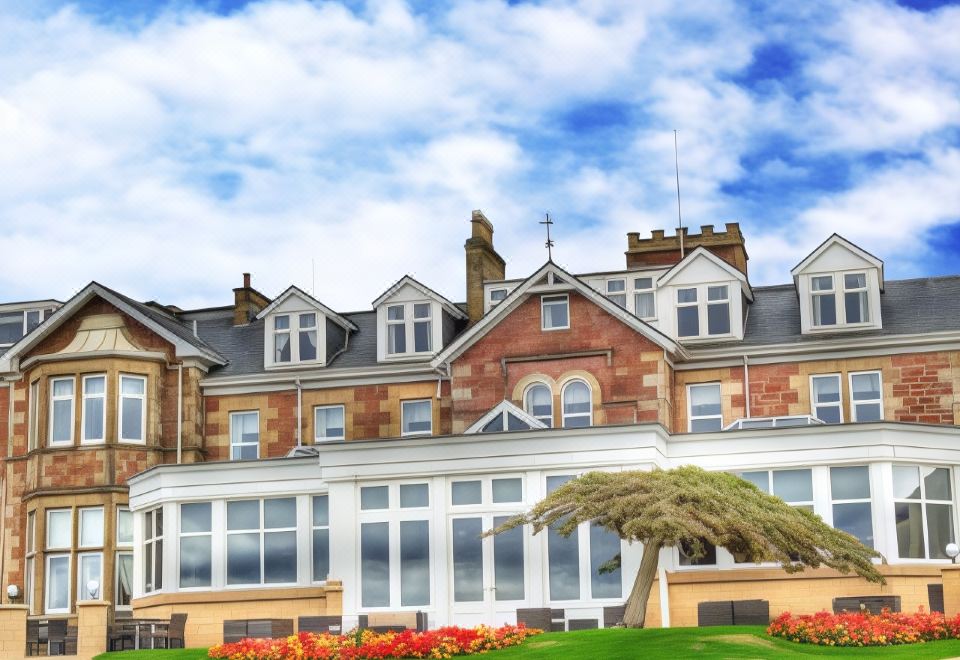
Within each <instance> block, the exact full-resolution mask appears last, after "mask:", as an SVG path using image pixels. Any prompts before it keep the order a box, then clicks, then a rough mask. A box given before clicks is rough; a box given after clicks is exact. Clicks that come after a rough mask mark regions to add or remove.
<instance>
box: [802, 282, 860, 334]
mask: <svg viewBox="0 0 960 660" xmlns="http://www.w3.org/2000/svg"><path fill="white" fill-rule="evenodd" d="M847 275H863V279H864V286H862V287H853V288H850V289H848V288H847V282H846V276H847ZM806 277H807V285H806V286H807V289H808V295H809V310H810V330H814V331H825V330H826V331H829V330H838V329H841V330H842V329H844V328H869V327H873V326H876V325H877V321H876V320H875V319H874V316H875V315H876V314H877V312H876V310H874V309H873V303H874V296H875V295H876V294H875V293H874V291H873V286H871V282H872V278H871V276H870V269H869V268H859V269H856V268H855V269H851V270H837V271H829V272H823V273H810V274H809V275H807V276H806ZM818 277H829V278H831V282H832V284H833V287H832V288H831V289H829V290H828V289H824V290H822V291H814V289H813V280H814V279H816V278H818ZM848 293H863V294H864V296H865V299H866V305H865V307H864V309H865V310H866V316H867V319H866V320H861V321H856V322H850V321H847V294H848ZM830 294H832V295H833V302H834V306H835V307H836V309H835V315H836V319H837V322H836V323H835V324H832V325H823V324H820V325H818V324H817V323H816V322H815V321H816V315H815V314H814V311H813V310H814V298H815V297H816V296H819V295H830Z"/></svg>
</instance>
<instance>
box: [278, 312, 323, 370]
mask: <svg viewBox="0 0 960 660" xmlns="http://www.w3.org/2000/svg"><path fill="white" fill-rule="evenodd" d="M317 329H318V328H317V314H316V312H304V313H300V314H277V315H276V316H274V317H273V362H274V364H277V365H282V364H295V363H299V362H316V361H317Z"/></svg>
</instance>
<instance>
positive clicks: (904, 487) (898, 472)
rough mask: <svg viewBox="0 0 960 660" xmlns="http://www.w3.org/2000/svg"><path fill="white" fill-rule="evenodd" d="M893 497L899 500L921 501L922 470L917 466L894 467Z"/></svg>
mask: <svg viewBox="0 0 960 660" xmlns="http://www.w3.org/2000/svg"><path fill="white" fill-rule="evenodd" d="M893 496H894V498H896V499H898V500H919V499H920V469H919V468H918V467H917V466H916V465H894V466H893Z"/></svg>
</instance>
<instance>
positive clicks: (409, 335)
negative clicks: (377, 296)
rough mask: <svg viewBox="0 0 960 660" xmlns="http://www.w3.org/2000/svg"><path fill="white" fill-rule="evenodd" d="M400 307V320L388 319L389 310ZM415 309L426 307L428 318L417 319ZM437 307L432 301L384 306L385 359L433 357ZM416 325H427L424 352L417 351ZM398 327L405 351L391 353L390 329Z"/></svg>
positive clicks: (435, 339)
mask: <svg viewBox="0 0 960 660" xmlns="http://www.w3.org/2000/svg"><path fill="white" fill-rule="evenodd" d="M392 307H400V308H401V309H403V318H402V319H395V320H391V319H390V309H391V308H392ZM417 307H421V308H422V307H426V308H427V309H428V310H429V312H430V313H429V316H421V317H417V316H416V312H417ZM437 307H438V306H436V305H434V303H433V301H432V300H407V301H403V302H395V303H388V304H386V305H384V311H383V318H384V322H385V323H386V325H385V327H384V334H383V339H384V348H383V350H384V355H385V357H386V358H387V359H392V358H402V357H413V356H421V355H433V354H434V353H436V352H437V351H436V343H437V337H435V336H434V326H435V323H436V321H437ZM417 324H427V344H428V345H427V348H426V350H422V351H418V350H417ZM391 326H400V327H402V328H403V334H404V348H405V349H406V350H405V351H396V352H391V350H390V348H391V347H390V327H391Z"/></svg>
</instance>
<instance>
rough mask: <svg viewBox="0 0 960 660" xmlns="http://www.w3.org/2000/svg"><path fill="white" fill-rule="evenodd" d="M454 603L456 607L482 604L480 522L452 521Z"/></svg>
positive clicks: (475, 520) (478, 520) (481, 527)
mask: <svg viewBox="0 0 960 660" xmlns="http://www.w3.org/2000/svg"><path fill="white" fill-rule="evenodd" d="M452 531H453V544H452V549H453V600H454V601H456V602H458V603H467V602H476V601H482V600H483V541H482V539H481V538H480V534H482V533H483V520H482V519H481V518H454V519H453V521H452Z"/></svg>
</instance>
